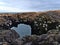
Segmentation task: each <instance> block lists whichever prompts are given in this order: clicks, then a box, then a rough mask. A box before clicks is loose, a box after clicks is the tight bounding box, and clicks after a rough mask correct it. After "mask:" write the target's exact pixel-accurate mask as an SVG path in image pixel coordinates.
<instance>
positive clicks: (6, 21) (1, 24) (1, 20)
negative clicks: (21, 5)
mask: <svg viewBox="0 0 60 45" xmlns="http://www.w3.org/2000/svg"><path fill="white" fill-rule="evenodd" d="M59 14H60V13H58V12H57V11H48V12H27V13H14V14H12V13H0V29H2V28H3V29H10V28H11V27H14V26H15V27H17V26H18V24H20V23H24V24H27V25H30V26H31V28H32V29H31V31H32V34H37V35H40V34H44V33H46V32H47V31H48V30H51V29H56V26H58V25H59V24H60V17H59V16H60V15H59ZM57 17H59V18H57Z"/></svg>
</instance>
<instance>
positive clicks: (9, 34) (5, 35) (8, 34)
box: [0, 30, 20, 45]
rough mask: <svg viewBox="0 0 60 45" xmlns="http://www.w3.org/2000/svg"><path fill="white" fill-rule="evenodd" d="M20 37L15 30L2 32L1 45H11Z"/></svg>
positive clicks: (0, 31)
mask: <svg viewBox="0 0 60 45" xmlns="http://www.w3.org/2000/svg"><path fill="white" fill-rule="evenodd" d="M19 37H20V36H19V34H18V33H17V32H16V31H15V30H0V44H1V45H5V44H9V45H11V44H12V42H14V41H15V40H16V39H18V38H19Z"/></svg>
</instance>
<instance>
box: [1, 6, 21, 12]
mask: <svg viewBox="0 0 60 45" xmlns="http://www.w3.org/2000/svg"><path fill="white" fill-rule="evenodd" d="M0 10H5V11H7V12H19V11H22V10H20V9H18V8H13V7H7V6H0Z"/></svg>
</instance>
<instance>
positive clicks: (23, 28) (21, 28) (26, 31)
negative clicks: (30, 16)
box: [11, 23, 31, 37]
mask: <svg viewBox="0 0 60 45" xmlns="http://www.w3.org/2000/svg"><path fill="white" fill-rule="evenodd" d="M11 29H14V30H15V31H16V32H18V33H19V35H20V36H21V37H23V36H26V35H31V26H30V25H27V24H22V23H21V24H19V25H18V27H12V28H11Z"/></svg>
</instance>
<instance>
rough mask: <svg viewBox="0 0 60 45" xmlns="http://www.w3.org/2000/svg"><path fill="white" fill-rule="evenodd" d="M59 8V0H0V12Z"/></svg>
mask: <svg viewBox="0 0 60 45" xmlns="http://www.w3.org/2000/svg"><path fill="white" fill-rule="evenodd" d="M47 10H60V0H0V12H28V11H47Z"/></svg>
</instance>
